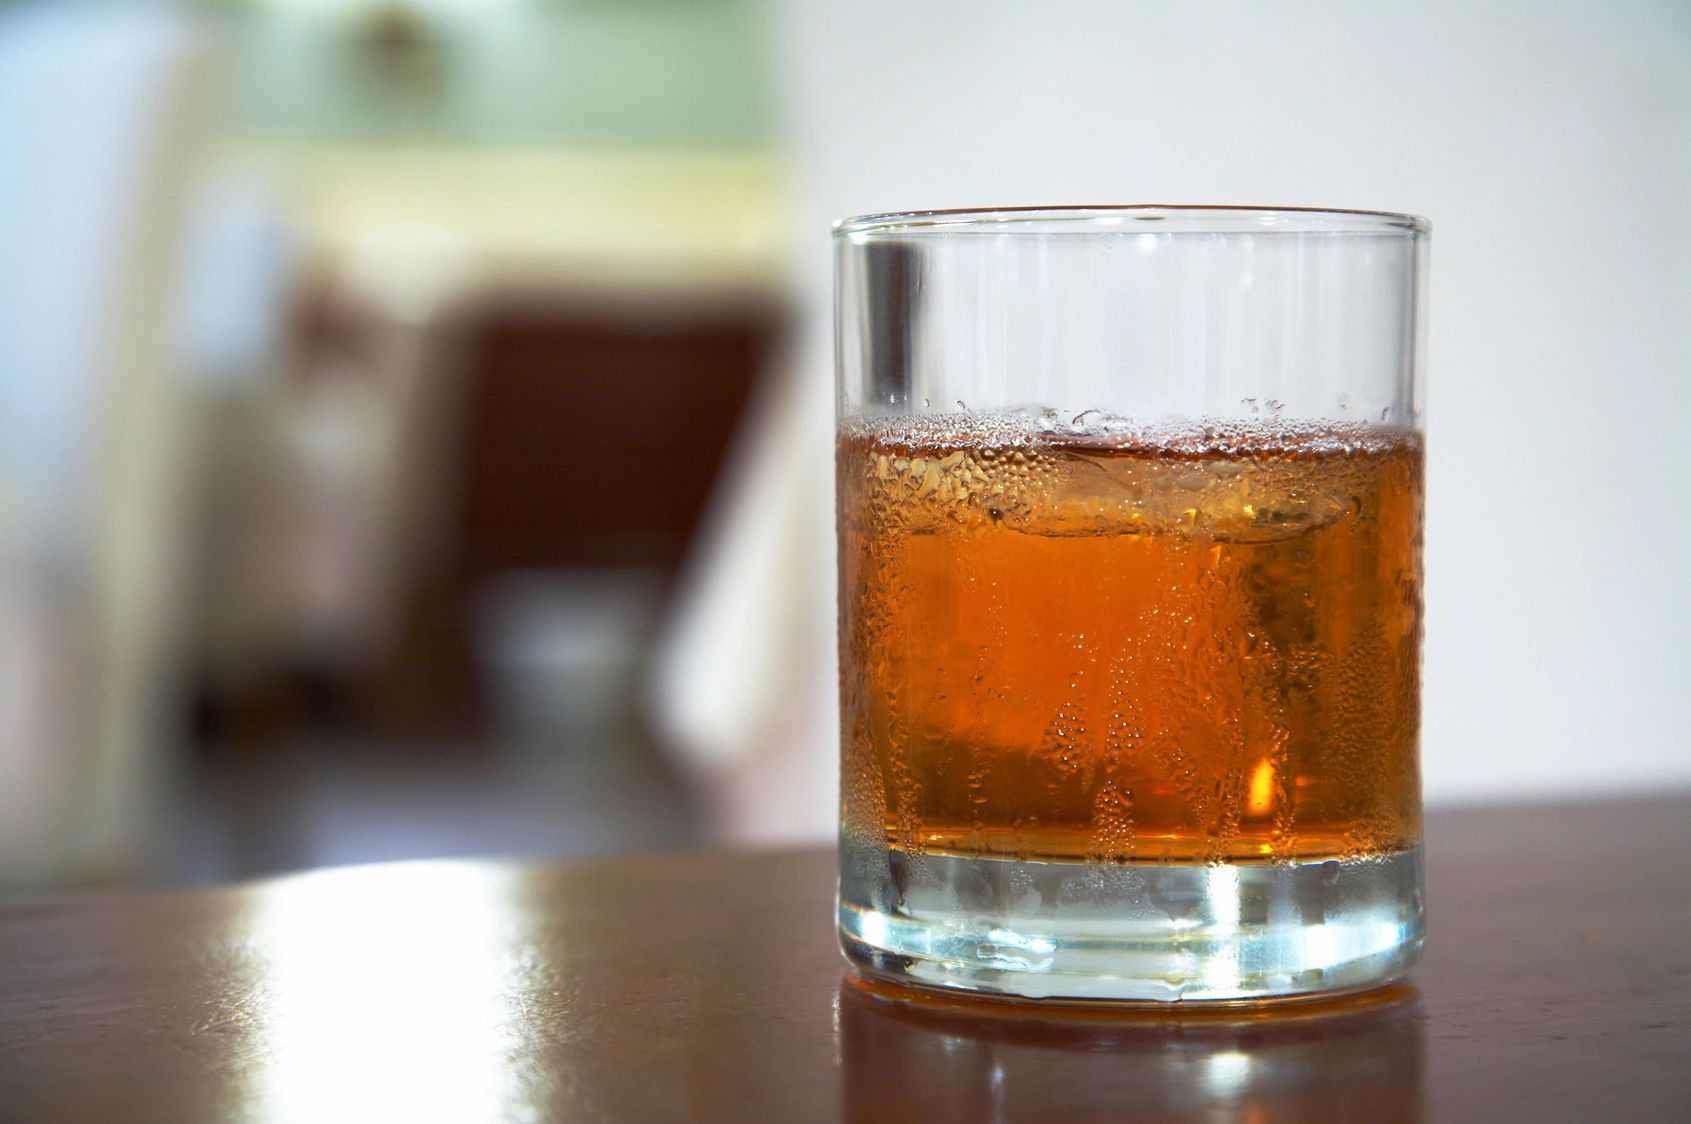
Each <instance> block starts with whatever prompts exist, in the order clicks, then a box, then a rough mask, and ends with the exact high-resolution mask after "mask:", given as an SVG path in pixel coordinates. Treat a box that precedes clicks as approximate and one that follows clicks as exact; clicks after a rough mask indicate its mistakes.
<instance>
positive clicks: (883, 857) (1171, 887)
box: [839, 842, 1425, 1003]
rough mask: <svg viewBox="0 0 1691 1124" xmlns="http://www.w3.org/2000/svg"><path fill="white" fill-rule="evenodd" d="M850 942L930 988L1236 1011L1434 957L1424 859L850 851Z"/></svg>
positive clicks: (844, 890)
mask: <svg viewBox="0 0 1691 1124" xmlns="http://www.w3.org/2000/svg"><path fill="white" fill-rule="evenodd" d="M840 870H841V875H840V898H839V923H840V943H841V946H842V947H843V948H844V950H845V954H846V956H847V957H848V958H849V959H850V960H851V961H852V963H853V964H855V965H856V966H857V967H858V968H860V969H861V970H863V971H866V972H868V973H871V974H873V975H876V976H880V977H883V978H887V979H892V980H896V981H900V982H903V983H907V984H914V985H917V986H926V987H941V988H956V989H961V990H966V991H972V992H979V993H986V994H999V995H1005V996H1014V997H1017V998H1023V999H1058V1000H1071V1001H1072V1000H1080V1001H1095V1000H1102V1001H1126V1002H1145V1003H1166V1002H1175V1001H1179V1002H1210V1003H1215V1002H1237V1001H1240V1000H1255V999H1274V998H1291V997H1297V996H1316V995H1325V994H1331V993H1334V992H1341V991H1355V990H1359V989H1362V988H1369V987H1375V986H1378V985H1380V984H1384V983H1387V982H1389V981H1391V980H1393V979H1396V978H1397V977H1399V976H1401V975H1403V974H1404V973H1405V972H1407V971H1408V970H1409V968H1410V966H1411V965H1413V964H1414V963H1415V960H1416V958H1417V957H1418V956H1419V955H1420V952H1421V941H1422V935H1423V932H1424V930H1425V922H1424V918H1423V912H1422V900H1421V849H1420V848H1419V847H1416V848H1414V849H1412V850H1407V851H1401V852H1398V853H1395V854H1391V855H1385V856H1381V857H1375V858H1366V859H1349V860H1342V861H1341V860H1337V859H1333V860H1327V861H1324V862H1305V863H1266V862H1265V863H1235V864H1227V865H1204V864H1156V865H1145V866H1122V865H1114V864H1096V863H1068V862H1020V861H1016V860H1013V859H998V858H953V857H948V856H943V855H921V856H914V857H912V856H906V855H904V854H902V853H901V852H898V851H888V850H884V849H874V848H869V847H865V846H863V845H861V844H852V843H849V842H848V843H845V844H844V845H843V850H842V854H841V862H840Z"/></svg>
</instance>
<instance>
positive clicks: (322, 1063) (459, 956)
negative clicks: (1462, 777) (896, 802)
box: [0, 800, 1691, 1122]
mask: <svg viewBox="0 0 1691 1124" xmlns="http://www.w3.org/2000/svg"><path fill="white" fill-rule="evenodd" d="M1428 836H1429V883H1430V887H1429V914H1430V918H1431V937H1430V940H1429V944H1428V952H1427V956H1426V959H1425V960H1424V961H1423V964H1422V967H1421V968H1420V969H1419V970H1418V971H1417V972H1416V973H1415V975H1414V976H1413V978H1412V980H1413V982H1412V985H1411V986H1408V987H1402V988H1397V989H1394V990H1391V991H1388V992H1386V993H1384V994H1383V995H1379V996H1376V997H1375V998H1373V999H1371V1000H1368V1001H1351V1002H1348V1003H1341V1004H1336V1005H1332V1006H1329V1007H1307V1008H1301V1009H1300V1008H1290V1009H1283V1010H1282V1011H1281V1012H1280V1013H1276V1014H1268V1015H1258V1016H1256V1017H1247V1016H1241V1015H1227V1014H1222V1015H1214V1014H1212V1015H1200V1014H1184V1015H1183V1014H1180V1013H1176V1012H1167V1013H1163V1012H1157V1013H1152V1014H1148V1015H1131V1016H1124V1015H1115V1014H1103V1015H1100V1014H1088V1015H1078V1014H1076V1015H1069V1016H1066V1017H1057V1016H1045V1015H1040V1014H1032V1015H1029V1014H1026V1013H1022V1012H1020V1011H1018V1010H1017V1009H1013V1008H1012V1009H1006V1008H1004V1007H1000V1006H994V1005H991V1004H967V1003H963V1002H922V1003H911V1002H907V1001H893V1000H889V999H887V998H883V997H878V996H877V995H874V994H869V993H866V992H864V991H862V990H860V989H859V988H857V987H855V986H853V985H852V984H851V983H850V982H848V980H847V979H846V976H845V973H844V971H843V963H842V961H841V960H840V958H839V955H838V953H837V952H836V951H835V949H834V941H833V934H832V930H831V923H830V908H829V905H830V895H831V894H832V890H833V887H832V872H831V871H832V865H831V864H832V859H831V856H830V855H828V854H826V853H823V852H820V851H815V852H799V853H783V854H742V855H732V854H728V855H724V854H715V855H697V856H680V857H650V858H633V859H619V860H614V861H604V862H594V863H583V864H579V865H560V866H539V867H519V866H505V865H492V864H478V863H417V864H399V865H392V866H380V867H365V868H355V869H347V870H337V871H330V872H323V873H313V874H307V875H302V876H298V877H294V878H284V879H279V880H275V881H269V882H262V883H258V884H254V885H246V886H233V887H228V888H221V889H212V890H203V891H175V892H151V893H132V894H113V895H98V896H61V897H56V898H48V899H45V900H37V901H24V902H12V903H9V904H6V905H4V906H0V1119H3V1120H6V1121H33V1120H54V1121H58V1120H161V1121H195V1120H207V1119H220V1118H229V1117H237V1118H242V1119H266V1120H308V1121H328V1120H361V1121H388V1120H392V1121H413V1120H423V1119H444V1120H454V1121H460V1120H483V1119H491V1118H512V1119H546V1120H660V1121H682V1120H702V1121H742V1120H749V1121H760V1120H772V1121H804V1120H837V1119H844V1120H859V1121H898V1120H925V1121H988V1120H1023V1119H1051V1120H1057V1119H1065V1120H1067V1119H1073V1120H1104V1119H1112V1120H1113V1119H1178V1118H1183V1117H1193V1118H1198V1119H1203V1120H1207V1121H1241V1122H1243V1121H1251V1122H1262V1121H1279V1120H1297V1121H1309V1120H1361V1121H1376V1120H1394V1119H1401V1120H1412V1119H1417V1118H1427V1119H1432V1120H1512V1119H1543V1120H1570V1121H1650V1120H1687V1119H1691V801H1687V800H1674V801H1652V802H1631V803H1608V804H1591V805H1584V806H1573V807H1536V808H1526V807H1523V808H1513V809H1506V810H1473V811H1462V812H1451V813H1443V814H1438V815H1435V816H1434V817H1433V818H1432V820H1431V822H1430V824H1429V828H1428Z"/></svg>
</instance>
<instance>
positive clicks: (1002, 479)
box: [835, 206, 1429, 1002]
mask: <svg viewBox="0 0 1691 1124" xmlns="http://www.w3.org/2000/svg"><path fill="white" fill-rule="evenodd" d="M1428 229H1429V228H1428V224H1427V223H1426V221H1425V220H1423V219H1420V218H1416V217H1414V216H1410V215H1400V214H1389V213H1383V212H1369V211H1339V210H1313V209H1302V208H1261V207H1181V206H1124V207H1072V208H1071V207H1064V208H1037V209H1009V210H987V211H950V212H917V213H906V214H886V215H874V216H867V217H862V218H855V219H849V220H847V221H844V222H842V223H839V224H838V225H837V226H836V228H835V245H836V252H837V257H836V263H837V275H836V281H837V324H836V328H837V363H838V387H837V389H838V418H839V426H838V438H837V440H838V444H837V486H838V492H837V499H838V527H839V604H840V708H841V741H842V764H841V823H840V889H839V928H840V936H841V942H842V945H843V947H844V949H845V952H846V955H847V956H848V958H849V959H850V960H851V961H852V962H853V963H854V964H855V965H856V966H857V968H858V969H859V970H861V971H863V972H865V973H868V974H871V975H874V976H880V977H886V978H890V979H893V980H897V981H900V982H904V983H909V984H917V985H927V986H934V987H944V988H959V989H966V990H970V991H976V992H986V993H998V994H1003V995H1009V996H1018V997H1023V998H1053V999H1067V1000H1082V1001H1086V1000H1102V1001H1130V1002H1131V1001H1176V1000H1178V1001H1237V1000H1249V999H1257V998H1269V997H1287V996H1299V995H1312V994H1317V993H1330V992H1336V991H1345V990H1355V989H1360V988H1365V987H1371V986H1374V985H1377V984H1381V983H1383V982H1385V981H1388V980H1390V979H1393V978H1395V977H1397V976H1400V975H1402V974H1403V973H1404V972H1405V971H1407V970H1408V968H1409V967H1410V965H1411V964H1412V963H1413V962H1414V960H1415V958H1416V957H1417V955H1418V954H1419V951H1420V948H1421V943H1422V934H1423V931H1424V921H1423V911H1422V889H1421V886H1422V861H1421V784H1420V766H1419V746H1418V739H1419V722H1420V658H1421V655H1420V653H1421V612H1422V610H1421V524H1422V433H1421V393H1422V391H1421V386H1422V377H1421V367H1422V355H1423V351H1424V347H1423V339H1424V326H1423V316H1422V312H1421V307H1422V303H1423V300H1422V293H1423V288H1424V284H1425V276H1426V257H1427V241H1428Z"/></svg>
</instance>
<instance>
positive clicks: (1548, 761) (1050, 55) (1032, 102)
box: [658, 0, 1691, 838]
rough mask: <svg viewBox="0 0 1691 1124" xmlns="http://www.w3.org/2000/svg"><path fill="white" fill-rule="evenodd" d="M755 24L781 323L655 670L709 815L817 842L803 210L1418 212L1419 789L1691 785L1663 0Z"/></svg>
mask: <svg viewBox="0 0 1691 1124" xmlns="http://www.w3.org/2000/svg"><path fill="white" fill-rule="evenodd" d="M769 10H770V13H771V16H772V18H773V19H774V21H775V36H774V42H775V44H776V46H777V48H778V49H777V51H776V52H775V54H776V57H777V58H778V59H779V61H780V64H781V68H782V74H781V83H780V89H781V91H782V98H781V104H782V105H783V107H784V108H785V110H786V113H787V125H788V131H789V136H790V138H791V140H792V143H793V146H794V154H795V166H796V169H797V172H798V188H799V192H798V198H797V202H798V206H797V207H796V208H795V218H796V220H797V226H796V230H795V244H796V245H797V246H798V247H799V248H800V252H799V254H798V255H797V260H796V263H795V264H796V266H797V273H796V277H797V281H798V284H799V286H800V288H801V295H802V297H803V301H804V303H803V306H802V307H803V309H804V310H805V313H806V316H807V319H806V322H805V327H804V330H803V332H802V333H801V338H800V339H799V341H798V346H797V347H796V348H795V351H794V354H793V355H792V357H791V366H790V370H789V371H788V372H787V375H788V379H789V383H788V386H787V387H786V390H785V392H784V400H783V402H781V403H777V404H773V405H772V407H771V408H770V409H769V410H768V411H767V412H766V413H765V414H764V416H763V417H762V418H761V419H760V420H759V423H758V424H757V425H755V426H753V427H752V432H750V433H748V435H747V440H746V441H745V442H744V444H743V447H742V450H741V453H742V460H741V463H740V464H739V470H738V471H737V472H736V473H735V474H734V476H733V479H732V482H731V487H730V488H729V490H728V491H727V492H726V493H725V494H724V497H723V500H722V503H721V505H720V507H719V510H718V512H717V516H718V522H717V524H716V534H715V535H714V537H713V538H712V539H711V540H710V542H711V545H710V546H709V548H708V549H707V550H705V551H704V552H703V553H702V554H701V556H700V559H699V565H698V569H697V573H696V582H695V585H694V590H695V597H694V600H693V601H692V603H691V605H690V607H689V609H688V611H687V612H685V613H684V614H683V615H682V617H681V623H680V626H679V627H678V628H677V630H676V632H675V634H674V637H673V638H672V639H673V642H672V644H671V646H670V648H669V651H668V653H667V658H666V660H665V663H664V670H663V673H662V674H661V676H660V678H659V681H658V687H659V698H658V701H659V711H660V713H661V715H662V716H663V717H664V720H665V722H666V724H667V726H668V728H669V729H670V730H671V731H672V736H674V737H675V738H676V739H677V740H678V741H679V742H680V743H681V744H682V745H684V746H687V747H690V752H689V754H688V756H689V759H691V760H694V761H696V762H698V763H699V769H700V773H701V776H704V777H705V778H707V783H708V784H709V785H710V786H711V789H712V791H713V793H714V797H713V799H714V800H715V803H716V805H717V807H718V808H719V809H722V810H723V811H722V814H723V815H724V816H726V817H727V819H728V823H727V834H729V835H730V836H732V837H741V838H745V837H753V838H760V837H765V836H768V835H769V834H771V829H772V828H776V827H778V828H779V829H780V830H779V834H781V835H793V834H808V835H812V836H820V835H822V834H825V833H827V832H829V831H831V829H832V816H833V810H832V800H831V792H832V789H831V782H830V780H829V778H831V776H832V770H833V769H834V758H833V743H834V740H835V736H836V735H835V732H834V716H833V715H834V703H833V694H832V692H833V686H832V684H833V676H834V672H833V666H832V659H833V655H832V653H833V651H834V638H833V629H832V624H831V620H832V594H833V567H832V564H831V558H832V553H831V549H832V548H831V541H832V540H831V534H832V531H831V512H832V505H831V502H830V500H829V498H828V497H829V496H830V495H831V491H832V489H831V487H830V486H829V479H830V476H829V473H828V470H827V467H826V466H827V463H828V459H829V456H830V450H831V447H832V429H831V426H830V425H829V423H828V418H827V413H828V404H829V402H830V400H831V395H830V378H831V375H830V368H831V351H830V347H829V334H828V327H827V325H828V319H829V308H830V298H829V246H828V237H827V230H828V223H829V221H830V220H832V219H835V218H839V217H841V216H844V215H848V214H853V213H860V212H865V211H880V210H898V209H905V208H923V207H957V206H982V205H987V206H995V205H1013V204H1053V203H1076V202H1089V203H1103V202H1192V203H1197V202H1211V203H1257V204H1306V205H1325V206H1341V207H1342V206H1349V207H1365V208H1384V209H1392V210H1405V211H1414V212H1418V213H1422V214H1426V215H1429V216H1431V217H1432V219H1433V223H1434V235H1433V246H1434V249H1433V265H1432V279H1433V280H1432V294H1431V326H1432V330H1431V336H1432V338H1431V346H1430V352H1429V354H1430V372H1429V382H1430V388H1431V390H1430V395H1429V403H1430V408H1429V413H1428V417H1429V461H1428V463H1429V479H1428V534H1427V552H1428V557H1427V573H1428V586H1427V600H1428V610H1427V646H1426V674H1425V685H1426V687H1425V690H1426V694H1425V715H1426V718H1425V722H1424V726H1423V728H1424V737H1423V745H1424V756H1425V762H1426V779H1427V792H1428V795H1429V797H1430V798H1432V799H1435V800H1437V799H1469V798H1482V799H1497V798H1506V797H1510V796H1520V795H1533V794H1548V793H1556V792H1590V791H1593V790H1640V789H1648V788H1651V787H1659V786H1660V785H1662V784H1673V785H1679V786H1684V785H1687V784H1691V753H1687V747H1688V742H1687V739H1686V735H1685V732H1684V727H1685V723H1684V719H1683V716H1682V714H1681V713H1680V711H1681V709H1682V707H1681V703H1680V698H1681V696H1683V694H1684V684H1683V682H1682V680H1683V679H1684V677H1685V670H1686V668H1687V667H1688V666H1691V585H1688V584H1687V583H1686V581H1685V579H1684V574H1685V572H1686V570H1687V569H1688V568H1691V524H1688V523H1687V521H1686V520H1685V519H1684V518H1682V517H1680V515H1681V513H1680V510H1679V509H1680V508H1681V507H1683V505H1682V504H1679V505H1676V503H1675V501H1673V500H1671V499H1668V500H1664V499H1663V498H1662V497H1663V494H1664V492H1663V489H1667V491H1668V492H1669V493H1671V492H1672V490H1673V489H1674V488H1675V487H1676V486H1677V482H1678V481H1681V480H1684V479H1686V478H1687V477H1688V476H1691V442H1687V441H1686V440H1685V438H1684V436H1683V433H1682V432H1681V431H1682V430H1683V428H1684V420H1683V419H1684V418H1685V417H1687V416H1691V379H1687V378H1686V377H1685V373H1686V371H1687V370H1691V316H1687V315H1686V310H1687V309H1688V308H1691V207H1687V205H1686V202H1687V200H1688V199H1691V66H1688V65H1687V61H1686V60H1687V59H1691V7H1688V6H1687V5H1685V4H1684V3H1682V2H1672V0H1620V2H1616V3H1611V4H1604V5H1600V6H1595V5H1581V4H1573V3H1563V2H1549V3H1536V2H1535V3H1527V2H1524V0H1480V2H1467V0H1463V2H1455V0H1430V2H1428V3H1423V4H1420V5H1417V6H1415V8H1414V9H1413V10H1412V11H1408V12H1406V11H1405V9H1404V8H1403V7H1402V6H1401V5H1398V4H1390V3H1384V2H1381V0H1362V2H1338V0H1301V2H1296V3H1286V4H1261V3H1254V2H1246V0H1219V2H1207V3H1193V4H1160V3H1149V2H1143V0H1135V2H1118V0H1061V2H1057V3H1051V4H1041V5H1028V4H1025V3H1016V2H1011V0H971V2H964V0H923V2H920V3H908V2H904V0H858V2H857V3H852V4H845V3H799V4H772V5H770V6H769ZM789 602H791V603H789ZM1482 750H1483V751H1482Z"/></svg>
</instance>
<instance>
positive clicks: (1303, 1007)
mask: <svg viewBox="0 0 1691 1124" xmlns="http://www.w3.org/2000/svg"><path fill="white" fill-rule="evenodd" d="M1424 1039H1425V1029H1424V1026H1423V1023H1422V1019H1421V999H1420V994H1419V992H1418V991H1417V990H1416V989H1415V988H1413V987H1403V986H1399V987H1391V988H1387V989H1384V990H1382V991H1377V992H1373V993H1369V994H1366V995H1359V996H1354V997H1349V998H1343V999H1337V1000H1330V1001H1325V1002H1319V1003H1308V1004H1296V1005H1282V1006H1279V1007H1271V1008H1259V1009H1256V1010H1250V1009H1241V1008H1233V1009H1229V1008H1222V1009H1212V1010H1195V1011H1167V1012H1164V1011H1145V1012H1114V1011H1108V1010H1103V1009H1088V1008H1071V1009H1068V1010H1067V1011H1056V1012H1053V1011H1049V1010H1036V1009H1034V1008H1033V1007H1032V1006H1030V1005H1026V1004H1007V1003H1003V1002H997V1001H978V1002H977V1001H971V1000H968V999H958V998H952V997H949V996H937V995H935V996H929V995H925V994H917V993H915V992H911V991H906V990H904V989H901V988H896V987H893V986H890V985H886V984H879V983H866V982H862V981H858V980H855V979H847V980H845V981H843V982H842V983H841V984H840V995H839V1040H840V1052H841V1059H842V1065H843V1069H844V1082H843V1086H842V1088H843V1099H844V1104H843V1110H842V1112H841V1116H842V1117H843V1118H844V1119H847V1120H854V1121H890V1120H918V1119H920V1120H976V1121H998V1120H1039V1119H1046V1118H1053V1119H1054V1118H1056V1117H1057V1116H1059V1115H1060V1116H1061V1117H1063V1118H1064V1119H1075V1120H1094V1119H1104V1118H1109V1119H1117V1118H1126V1117H1131V1118H1133V1119H1162V1118H1164V1117H1171V1116H1178V1117H1180V1118H1182V1119H1187V1118H1190V1119H1200V1120H1208V1121H1240V1122H1249V1124H1269V1122H1272V1121H1309V1120H1375V1121H1381V1120H1405V1119H1411V1120H1412V1119H1416V1118H1417V1117H1419V1116H1420V1115H1421V1107H1422V1105H1421V1102H1422V1093H1421V1089H1422V1073H1423V1069H1424V1064H1425V1061H1424V1055H1425V1041H1424ZM1058 1106H1061V1108H1060V1109H1059V1108H1058Z"/></svg>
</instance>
